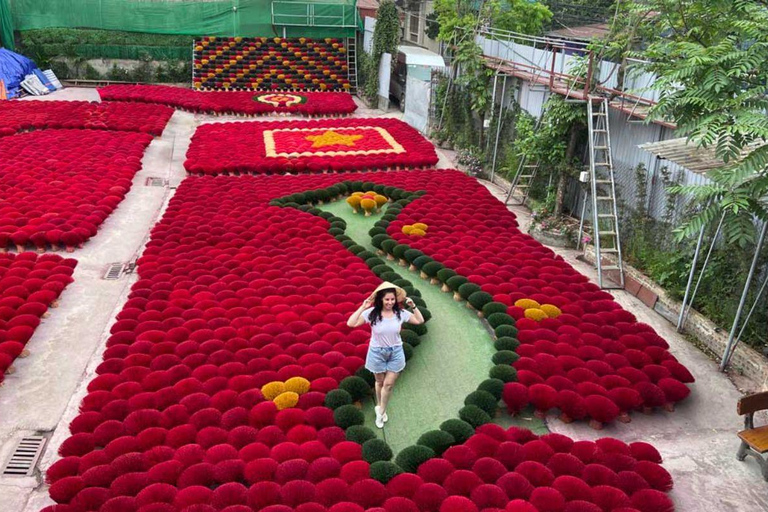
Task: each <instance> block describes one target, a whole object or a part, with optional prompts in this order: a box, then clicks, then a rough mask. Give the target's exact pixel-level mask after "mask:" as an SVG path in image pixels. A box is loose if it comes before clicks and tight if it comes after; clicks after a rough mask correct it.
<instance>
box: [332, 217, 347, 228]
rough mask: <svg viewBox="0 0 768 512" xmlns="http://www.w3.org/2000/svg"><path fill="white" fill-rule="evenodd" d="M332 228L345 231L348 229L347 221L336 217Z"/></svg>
mask: <svg viewBox="0 0 768 512" xmlns="http://www.w3.org/2000/svg"><path fill="white" fill-rule="evenodd" d="M331 228H336V229H341V230H342V231H343V230H345V229H347V223H346V222H344V221H343V220H341V219H339V218H338V217H335V218H334V219H333V222H331Z"/></svg>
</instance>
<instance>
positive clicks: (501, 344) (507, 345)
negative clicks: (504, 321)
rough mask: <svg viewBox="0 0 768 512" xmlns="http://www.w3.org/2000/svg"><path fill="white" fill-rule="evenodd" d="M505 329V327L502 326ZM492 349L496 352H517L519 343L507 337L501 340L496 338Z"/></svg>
mask: <svg viewBox="0 0 768 512" xmlns="http://www.w3.org/2000/svg"><path fill="white" fill-rule="evenodd" d="M502 327H507V326H502ZM493 346H494V348H496V350H512V351H514V350H517V347H519V346H520V342H519V341H517V340H516V339H515V338H510V337H509V336H502V337H501V338H496V341H494V342H493Z"/></svg>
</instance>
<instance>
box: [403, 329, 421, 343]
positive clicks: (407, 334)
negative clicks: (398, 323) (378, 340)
mask: <svg viewBox="0 0 768 512" xmlns="http://www.w3.org/2000/svg"><path fill="white" fill-rule="evenodd" d="M400 337H401V338H402V339H403V343H407V344H409V345H410V346H411V347H418V346H419V343H421V338H419V335H418V334H416V333H415V332H413V331H410V330H408V329H403V330H402V331H400Z"/></svg>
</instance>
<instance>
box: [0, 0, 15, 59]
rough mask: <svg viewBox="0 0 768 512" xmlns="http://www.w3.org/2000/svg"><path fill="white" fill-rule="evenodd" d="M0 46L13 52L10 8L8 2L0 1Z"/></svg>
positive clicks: (6, 0)
mask: <svg viewBox="0 0 768 512" xmlns="http://www.w3.org/2000/svg"><path fill="white" fill-rule="evenodd" d="M0 46H4V47H5V48H8V49H9V50H11V51H13V50H14V49H15V45H14V44H13V20H12V19H11V6H10V5H9V4H8V0H0Z"/></svg>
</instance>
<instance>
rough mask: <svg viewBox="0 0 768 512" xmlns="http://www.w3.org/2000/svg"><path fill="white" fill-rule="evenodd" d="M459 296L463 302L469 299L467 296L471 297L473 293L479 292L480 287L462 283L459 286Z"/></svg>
mask: <svg viewBox="0 0 768 512" xmlns="http://www.w3.org/2000/svg"><path fill="white" fill-rule="evenodd" d="M458 291H459V295H461V298H462V299H464V300H467V299H469V296H470V295H472V294H473V293H475V292H479V291H480V287H479V286H478V285H476V284H475V283H464V284H463V285H461V286H459V290H458Z"/></svg>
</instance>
